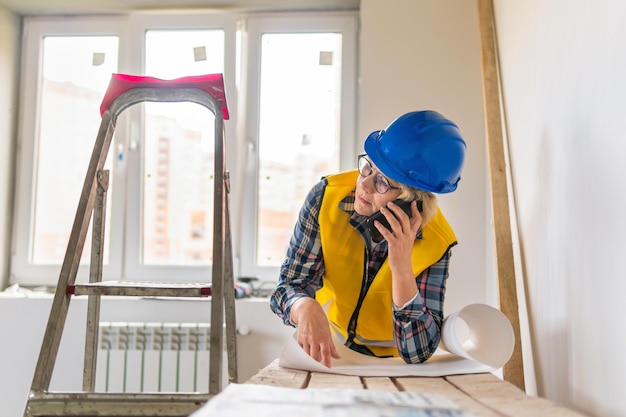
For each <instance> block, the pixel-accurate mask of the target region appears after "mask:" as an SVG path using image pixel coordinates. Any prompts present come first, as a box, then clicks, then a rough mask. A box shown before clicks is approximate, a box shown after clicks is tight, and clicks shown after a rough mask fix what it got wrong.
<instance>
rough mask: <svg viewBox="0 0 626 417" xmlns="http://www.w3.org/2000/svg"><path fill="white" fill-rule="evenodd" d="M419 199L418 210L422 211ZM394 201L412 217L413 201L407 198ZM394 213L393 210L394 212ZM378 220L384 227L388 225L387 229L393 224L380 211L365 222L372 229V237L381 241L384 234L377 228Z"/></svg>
mask: <svg viewBox="0 0 626 417" xmlns="http://www.w3.org/2000/svg"><path fill="white" fill-rule="evenodd" d="M416 201H417V210H418V211H419V212H421V211H422V200H416ZM394 203H395V204H397V205H398V207H400V208H401V209H402V211H404V212H405V213H406V214H407V215H408V216H409V218H410V217H411V214H412V213H411V201H407V200H400V199H398V200H394ZM392 214H393V212H392ZM376 220H378V221H379V222H380V223H381V224H382V225H383V226H384V227H386V228H387V229H391V226H390V225H389V222H388V221H387V219H386V218H385V215H384V214H382V213H381V212H380V211H378V212H376V213H374V214H372V215H371V216H369V217H368V218H367V219H366V220H365V222H366V224H367V228H368V229H369V230H370V233H371V235H372V238H373V239H374V240H375V241H379V240H381V239H382V235H381V234H380V232H379V231H378V229H377V228H376V226H374V221H376Z"/></svg>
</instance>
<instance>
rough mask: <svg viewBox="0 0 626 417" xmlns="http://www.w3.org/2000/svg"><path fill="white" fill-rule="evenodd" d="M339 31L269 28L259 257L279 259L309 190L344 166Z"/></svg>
mask: <svg viewBox="0 0 626 417" xmlns="http://www.w3.org/2000/svg"><path fill="white" fill-rule="evenodd" d="M341 38H342V37H341V34H338V33H280V34H265V35H263V37H262V49H261V99H260V126H259V195H258V198H259V202H258V203H259V204H258V207H259V212H258V234H257V236H258V241H257V264H258V265H259V266H278V265H280V263H281V262H282V261H283V260H284V257H285V250H286V248H287V244H288V242H289V237H290V236H291V233H292V231H293V225H294V223H295V222H296V220H297V217H298V212H299V210H300V207H301V206H302V202H303V201H304V198H305V196H306V193H307V192H308V191H309V190H310V188H311V187H312V186H313V184H315V183H316V182H317V181H318V180H319V179H320V177H321V176H323V175H326V174H329V173H332V172H335V171H337V170H338V169H339V130H340V126H339V120H340V108H341V107H340V99H341V97H340V93H341Z"/></svg>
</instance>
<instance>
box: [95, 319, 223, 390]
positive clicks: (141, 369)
mask: <svg viewBox="0 0 626 417" xmlns="http://www.w3.org/2000/svg"><path fill="white" fill-rule="evenodd" d="M210 330H211V326H210V325H209V324H208V323H119V322H112V323H105V322H102V323H100V328H99V348H98V360H97V365H96V391H97V392H129V393H133V392H208V390H209V346H210V344H209V340H210ZM222 355H223V356H222V357H223V361H222V362H223V364H224V366H223V368H222V377H223V381H222V386H223V387H225V386H226V385H227V384H226V382H227V381H228V371H227V359H226V352H223V353H222Z"/></svg>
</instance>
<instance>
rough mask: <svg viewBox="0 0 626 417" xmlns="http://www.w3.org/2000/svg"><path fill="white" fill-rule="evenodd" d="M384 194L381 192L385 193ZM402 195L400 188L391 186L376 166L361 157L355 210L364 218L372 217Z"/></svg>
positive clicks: (365, 157) (364, 157)
mask: <svg viewBox="0 0 626 417" xmlns="http://www.w3.org/2000/svg"><path fill="white" fill-rule="evenodd" d="M385 190H386V192H385V193H384V194H382V193H381V192H380V191H385ZM400 194H401V191H400V189H399V188H398V187H395V186H393V185H391V181H390V180H389V179H388V178H386V177H385V176H384V175H383V174H382V173H381V172H380V171H379V170H378V169H377V168H376V166H375V165H374V164H373V163H372V162H371V161H370V160H369V159H368V158H367V156H360V157H359V178H358V179H357V181H356V193H355V196H354V210H355V211H356V212H357V213H359V214H360V215H363V216H371V215H372V214H374V213H376V212H377V211H379V210H380V208H381V207H385V206H386V205H387V203H388V202H390V201H392V200H395V199H396V198H398V196H399V195H400Z"/></svg>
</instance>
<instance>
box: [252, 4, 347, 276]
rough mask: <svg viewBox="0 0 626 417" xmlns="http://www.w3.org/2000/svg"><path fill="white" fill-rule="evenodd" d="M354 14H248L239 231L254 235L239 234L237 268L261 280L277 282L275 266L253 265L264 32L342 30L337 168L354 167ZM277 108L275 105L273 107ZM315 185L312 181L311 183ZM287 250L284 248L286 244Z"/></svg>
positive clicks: (255, 246)
mask: <svg viewBox="0 0 626 417" xmlns="http://www.w3.org/2000/svg"><path fill="white" fill-rule="evenodd" d="M357 22H358V20H357V14H356V13H353V12H334V13H306V14H303V13H283V14H280V15H275V14H274V15H269V14H260V15H251V16H247V17H246V19H245V31H244V33H245V37H244V38H243V39H244V42H243V45H242V51H243V54H245V55H246V56H247V58H248V66H247V68H246V72H245V75H244V76H245V79H246V97H247V101H246V104H245V118H244V119H245V124H243V130H244V131H245V135H244V136H245V141H246V146H245V151H246V155H245V174H244V175H245V181H244V183H243V184H242V186H243V194H242V195H243V198H242V215H241V227H242V230H253V231H254V232H255V235H254V236H249V237H247V238H246V239H242V242H241V246H240V251H241V252H240V253H241V256H240V273H241V275H242V276H252V277H256V278H259V279H260V280H262V281H276V280H277V279H278V276H279V270H280V267H279V266H259V265H257V264H256V262H255V260H256V251H257V236H256V231H257V227H258V223H257V220H258V168H259V156H258V152H257V150H258V147H259V143H258V140H259V123H260V121H259V108H260V90H261V85H260V76H261V71H260V65H261V56H260V53H261V38H262V36H263V35H264V34H266V33H324V32H338V33H341V34H342V73H341V118H340V137H341V142H340V150H339V153H340V155H339V158H340V170H347V169H351V168H354V157H355V155H356V149H357V143H356V142H357V141H356V139H355V137H356V97H357V41H358V39H357V36H358V33H357V31H358V23H357ZM277 111H279V109H277ZM313 185H314V184H311V186H313ZM285 249H286V248H285Z"/></svg>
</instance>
